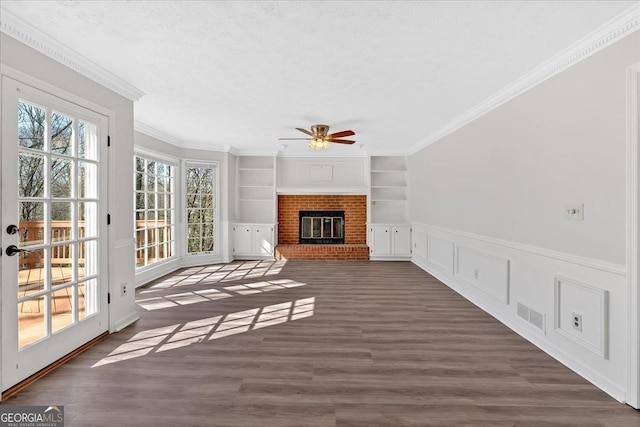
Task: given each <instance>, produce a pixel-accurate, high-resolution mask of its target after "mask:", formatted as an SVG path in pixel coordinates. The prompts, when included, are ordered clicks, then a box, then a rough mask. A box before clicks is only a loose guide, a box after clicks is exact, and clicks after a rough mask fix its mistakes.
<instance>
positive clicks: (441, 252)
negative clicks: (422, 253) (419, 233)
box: [427, 235, 455, 274]
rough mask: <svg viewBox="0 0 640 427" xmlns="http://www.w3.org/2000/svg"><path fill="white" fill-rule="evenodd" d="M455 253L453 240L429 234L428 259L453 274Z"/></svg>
mask: <svg viewBox="0 0 640 427" xmlns="http://www.w3.org/2000/svg"><path fill="white" fill-rule="evenodd" d="M454 253H455V247H454V244H453V242H451V241H448V240H443V239H439V238H437V237H433V236H431V235H428V236H427V261H429V262H430V263H431V264H433V265H435V266H437V267H440V268H441V269H443V270H444V271H446V272H447V273H449V274H453V262H454V261H453V257H454Z"/></svg>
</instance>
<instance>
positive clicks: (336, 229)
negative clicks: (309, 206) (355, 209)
mask: <svg viewBox="0 0 640 427" xmlns="http://www.w3.org/2000/svg"><path fill="white" fill-rule="evenodd" d="M299 215H300V244H314V245H331V244H344V211H300V212H299Z"/></svg>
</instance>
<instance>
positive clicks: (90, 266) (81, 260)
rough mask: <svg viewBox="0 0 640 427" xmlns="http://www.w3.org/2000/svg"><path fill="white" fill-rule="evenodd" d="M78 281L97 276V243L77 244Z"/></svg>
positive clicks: (90, 241) (95, 241) (91, 241)
mask: <svg viewBox="0 0 640 427" xmlns="http://www.w3.org/2000/svg"><path fill="white" fill-rule="evenodd" d="M78 247H79V250H78V279H82V278H84V277H89V276H94V275H96V274H98V241H97V240H87V241H86V242H80V243H78Z"/></svg>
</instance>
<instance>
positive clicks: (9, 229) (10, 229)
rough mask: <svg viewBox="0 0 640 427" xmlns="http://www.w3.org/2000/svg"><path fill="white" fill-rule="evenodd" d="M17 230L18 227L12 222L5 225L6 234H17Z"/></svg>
mask: <svg viewBox="0 0 640 427" xmlns="http://www.w3.org/2000/svg"><path fill="white" fill-rule="evenodd" d="M18 231H20V229H19V228H18V226H16V225H14V224H11V225H10V226H8V227H7V234H18Z"/></svg>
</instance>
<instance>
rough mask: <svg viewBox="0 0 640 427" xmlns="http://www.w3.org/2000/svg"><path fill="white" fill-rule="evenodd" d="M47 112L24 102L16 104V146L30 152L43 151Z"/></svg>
mask: <svg viewBox="0 0 640 427" xmlns="http://www.w3.org/2000/svg"><path fill="white" fill-rule="evenodd" d="M46 117H47V112H46V110H45V109H44V108H39V107H36V106H34V105H31V104H27V103H24V102H19V103H18V141H19V142H18V145H19V146H20V147H24V148H31V149H32V150H44V132H45V124H46V123H45V122H46Z"/></svg>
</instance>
